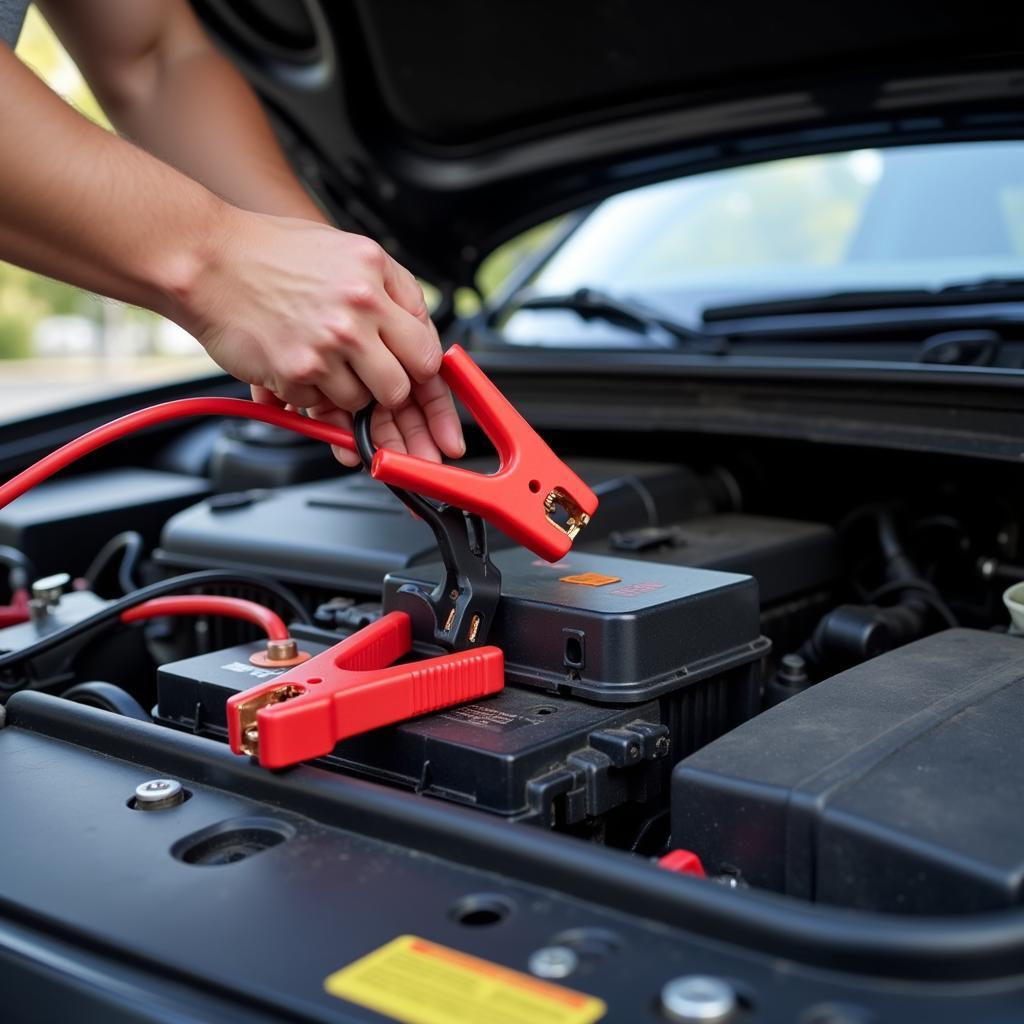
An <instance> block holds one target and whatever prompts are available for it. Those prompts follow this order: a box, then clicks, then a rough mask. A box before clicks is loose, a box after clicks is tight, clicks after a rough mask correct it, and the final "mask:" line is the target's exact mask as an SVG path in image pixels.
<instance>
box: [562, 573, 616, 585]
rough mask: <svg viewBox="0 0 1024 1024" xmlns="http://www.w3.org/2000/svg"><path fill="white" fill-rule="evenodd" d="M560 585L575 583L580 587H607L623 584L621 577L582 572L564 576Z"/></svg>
mask: <svg viewBox="0 0 1024 1024" xmlns="http://www.w3.org/2000/svg"><path fill="white" fill-rule="evenodd" d="M558 582H559V583H575V584H576V585H577V586H580V587H606V586H607V585H608V584H609V583H621V582H622V577H621V576H605V575H604V573H600V572H581V573H577V574H576V575H575V576H562V577H561V578H560V579H559V581H558Z"/></svg>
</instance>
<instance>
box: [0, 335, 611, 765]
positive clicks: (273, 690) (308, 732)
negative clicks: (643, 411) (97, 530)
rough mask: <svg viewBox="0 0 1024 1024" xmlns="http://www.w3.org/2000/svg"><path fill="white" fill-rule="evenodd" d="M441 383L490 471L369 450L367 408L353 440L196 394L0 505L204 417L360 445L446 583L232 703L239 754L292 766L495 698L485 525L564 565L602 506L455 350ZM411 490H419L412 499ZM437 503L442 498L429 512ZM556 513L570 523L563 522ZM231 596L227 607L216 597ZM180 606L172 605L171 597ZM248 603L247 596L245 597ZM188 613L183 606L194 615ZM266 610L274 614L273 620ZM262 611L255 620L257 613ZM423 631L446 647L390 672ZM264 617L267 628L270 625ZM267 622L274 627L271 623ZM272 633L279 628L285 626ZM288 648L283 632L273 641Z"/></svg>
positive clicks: (499, 669) (497, 669)
mask: <svg viewBox="0 0 1024 1024" xmlns="http://www.w3.org/2000/svg"><path fill="white" fill-rule="evenodd" d="M441 375H442V377H443V378H444V379H445V381H447V383H448V384H449V386H450V387H451V389H452V391H453V392H454V393H455V395H456V396H457V397H459V398H460V399H462V401H463V402H464V403H465V405H466V407H467V408H468V409H469V411H470V412H471V413H472V414H473V416H474V417H475V418H476V420H477V422H478V423H479V424H480V426H481V428H482V429H483V431H484V433H485V434H486V435H487V436H488V438H489V439H490V440H491V442H492V443H493V444H494V446H495V448H496V449H497V452H498V456H499V462H500V465H499V468H498V470H497V472H495V473H493V474H490V475H487V474H481V473H474V472H470V471H468V470H465V469H460V468H459V467H455V466H441V465H437V464H436V463H432V462H428V461H427V460H425V459H419V458H416V457H415V456H411V455H407V454H403V453H399V452H394V451H388V450H379V451H375V450H374V449H373V446H372V442H371V440H370V409H365V410H362V411H361V412H360V413H359V414H358V415H357V417H356V436H355V437H353V435H352V434H351V433H349V432H348V431H346V430H342V429H341V428H339V427H335V426H332V425H330V424H327V423H322V422H319V421H317V420H311V419H308V418H306V417H304V416H299V415H297V414H296V413H291V412H288V411H286V410H282V409H276V408H273V407H272V406H265V405H257V404H256V403H254V402H247V401H243V400H240V399H230V398H192V399H182V400H180V401H176V402H167V403H164V404H163V405H158V406H153V407H152V408H149V409H142V410H140V411H138V412H134V413H130V414H129V415H127V416H123V417H122V418H121V419H119V420H115V421H113V422H112V423H108V424H105V425H104V426H101V427H98V428H97V429H95V430H92V431H90V432H89V433H87V434H84V435H82V437H80V438H78V439H76V440H74V441H71V442H70V443H69V444H66V445H64V447H63V448H60V449H58V450H57V451H55V452H53V453H51V454H50V455H48V456H46V457H45V458H43V459H41V460H40V461H39V462H37V463H36V464H35V465H33V466H31V467H29V468H28V469H26V470H25V471H24V472H22V473H20V474H18V476H16V477H14V478H13V479H12V480H10V481H8V482H7V483H6V484H4V485H3V486H0V507H3V506H4V505H6V504H7V503H8V502H9V501H12V500H13V499H14V498H16V497H18V496H19V495H20V494H23V493H24V492H25V491H27V490H28V489H29V488H31V487H33V486H35V484H37V483H39V482H40V481H42V480H45V479H46V478H47V477H49V476H51V475H52V474H53V473H55V472H57V471H58V470H59V469H61V468H63V467H64V466H67V465H69V464H70V463H72V462H74V461H76V460H77V459H79V458H81V457H82V456H84V455H86V454H88V453H89V452H92V451H95V450H96V449H97V448H100V447H102V446H103V445H105V444H108V443H109V442H111V441H114V440H116V439H118V438H120V437H124V436H126V435H128V434H131V433H134V432H136V431H138V430H141V429H144V428H145V427H148V426H152V425H155V424H158V423H163V422H167V421H168V420H173V419H179V418H182V417H188V416H197V415H215V416H242V417H246V418H249V419H257V420H262V421H263V422H265V423H270V424H272V425H274V426H279V427H285V428H287V429H289V430H294V431H297V432H298V433H301V434H305V435H306V436H308V437H314V438H317V439H319V440H322V441H326V442H328V443H330V444H334V445H339V446H341V447H343V448H347V449H349V450H350V451H353V450H354V451H358V452H359V453H360V455H361V456H362V458H363V461H364V464H365V466H366V468H367V469H368V470H369V472H370V474H371V476H373V478H374V479H376V480H379V481H381V482H382V483H385V484H387V485H388V486H389V487H391V488H392V490H393V491H395V493H396V494H397V495H398V496H399V497H400V498H401V499H402V501H404V502H405V503H406V505H407V506H408V507H409V508H410V509H412V511H414V512H415V513H416V514H417V515H419V516H420V517H421V518H423V519H424V521H426V522H427V524H428V525H429V526H430V528H431V529H432V530H433V531H434V535H435V537H436V538H437V540H438V545H439V547H440V549H441V558H442V561H443V562H444V565H445V570H446V573H445V576H444V578H443V579H442V581H441V582H440V583H439V584H438V585H437V587H435V588H433V590H427V589H417V588H415V587H408V588H402V589H401V590H400V591H399V594H398V601H399V603H400V604H401V605H402V607H401V608H400V609H398V610H394V611H391V612H390V613H389V614H387V615H385V616H384V618H382V619H381V620H379V621H378V622H376V623H374V624H372V625H371V626H368V627H366V628H365V629H364V630H362V631H360V632H359V633H357V634H355V635H354V636H351V637H349V638H348V639H346V640H344V641H342V642H341V643H339V644H337V645H335V646H334V647H332V648H330V649H329V650H327V651H325V652H324V653H323V654H321V655H318V656H317V657H315V658H312V659H308V660H303V657H302V656H301V655H300V656H298V660H296V659H294V658H289V659H284V658H280V657H279V658H277V659H271V661H270V662H266V663H261V664H268V665H269V664H271V663H272V662H273V661H274V660H276V661H277V663H278V664H290V665H291V667H289V668H287V669H286V670H285V672H284V673H283V674H282V675H281V676H279V677H278V678H277V679H276V680H274V681H273V682H270V683H266V684H263V685H262V686H258V687H254V688H253V689H251V690H248V691H246V692H244V693H240V694H237V695H236V696H235V697H232V698H231V699H230V700H229V701H228V724H229V734H230V739H231V747H232V749H233V750H234V751H235V752H236V753H248V754H255V755H257V756H258V757H259V759H260V763H261V764H264V765H266V766H268V767H284V766H286V765H289V764H295V763H296V762H298V761H301V760H306V759H308V758H310V757H317V756H320V755H322V754H325V753H328V752H329V751H330V750H331V749H332V748H333V746H334V744H335V743H336V742H338V740H340V739H343V738H345V737H347V736H352V735H355V734H356V733H358V732H363V731H365V730H367V729H372V728H377V727H379V726H381V725H386V724H389V723H393V722H397V721H402V720H404V719H406V718H410V717H414V716H416V715H420V714H425V713H427V712H430V711H436V710H438V709H439V708H442V707H447V706H449V705H451V704H457V703H461V702H463V701H467V700H472V699H475V698H478V697H481V696H485V695H487V694H491V693H495V692H497V691H498V690H500V689H501V687H502V685H503V683H504V665H503V655H502V652H501V651H500V650H499V649H498V648H496V647H485V646H483V642H484V640H485V639H486V636H487V633H488V630H489V629H490V626H491V624H492V622H493V619H494V612H495V609H496V607H497V603H498V600H499V598H500V584H501V577H500V574H499V573H498V570H497V568H496V567H495V566H494V565H493V563H492V562H491V561H490V558H489V557H488V553H487V539H486V528H485V525H484V521H485V520H486V521H488V522H491V523H493V524H494V525H496V526H498V527H500V528H501V529H502V530H503V531H504V532H505V533H507V534H508V535H509V536H510V537H512V538H514V539H515V540H517V541H519V542H520V543H521V544H523V546H524V547H527V548H529V549H530V550H531V551H533V552H535V553H536V554H538V555H540V556H541V557H543V558H546V559H547V560H548V561H557V560H558V559H559V558H561V557H562V556H563V555H564V554H565V553H566V552H567V551H568V550H569V548H570V547H571V546H572V542H573V540H574V539H575V537H576V535H577V533H578V532H579V531H580V529H582V528H583V527H584V526H585V525H586V524H587V523H588V522H589V520H590V517H591V516H592V515H593V514H594V512H595V510H596V509H597V497H596V496H595V495H594V493H593V491H591V489H590V488H589V487H587V485H586V484H585V483H584V482H583V481H582V480H581V479H580V478H579V477H578V476H577V475H576V474H575V473H573V472H572V470H570V469H569V467H568V466H566V465H565V463H564V462H562V461H561V460H560V459H559V458H558V457H557V456H556V455H555V453H554V452H553V451H552V450H551V449H550V448H549V447H548V446H547V444H545V443H544V441H543V440H542V439H541V438H540V437H539V436H538V435H537V434H536V433H535V432H534V430H533V429H532V428H531V427H530V425H529V424H528V423H527V422H526V420H524V419H523V417H522V416H520V415H519V413H518V412H516V410H515V409H514V408H513V407H512V405H511V403H510V402H509V401H508V400H507V399H506V398H505V397H504V395H502V394H501V392H500V391H499V390H498V389H497V388H496V387H495V386H494V384H492V383H491V381H490V380H489V379H488V378H487V376H486V375H485V374H484V373H483V371H482V370H480V369H479V367H477V366H476V364H475V363H474V362H473V361H472V360H471V359H470V357H469V356H468V355H467V354H466V352H465V351H464V350H463V349H462V348H460V347H459V346H457V345H456V346H454V347H452V348H451V349H449V351H448V352H447V353H446V354H445V357H444V359H443V361H442V364H441ZM412 492H415V493H412ZM429 499H434V500H435V501H437V502H440V503H441V504H438V505H435V504H433V503H432V502H431V501H430V500H429ZM556 507H559V508H561V509H562V510H563V511H564V513H565V516H566V520H565V524H564V525H562V524H560V523H559V522H557V521H556V519H555V517H554V512H555V509H556ZM199 600H200V599H199V598H188V599H185V598H182V599H168V598H165V599H160V601H163V602H164V603H163V604H162V605H161V604H160V601H152V602H147V603H146V604H145V605H142V606H140V608H137V609H133V610H132V611H131V612H127V613H125V615H126V616H127V617H126V618H125V621H135V620H137V619H140V618H143V617H147V613H148V615H159V614H180V613H188V612H190V611H196V610H197V609H199V608H200V605H199V604H198V603H197V602H198V601H199ZM220 600H221V601H224V600H225V599H220ZM171 601H178V604H177V605H175V606H172V604H170V603H168V602H171ZM241 604H246V605H247V604H248V602H241ZM186 605H187V607H186ZM204 607H205V610H206V611H208V612H211V613H212V612H217V613H221V614H235V615H236V616H239V617H252V615H253V614H254V613H252V611H251V608H249V609H247V610H244V611H243V609H241V607H240V606H239V605H232V606H229V605H228V604H221V605H220V606H219V607H218V608H216V609H215V608H214V607H213V606H212V605H210V604H207V605H205V606H204ZM270 614H272V613H270ZM257 617H258V616H257ZM414 619H415V621H416V623H417V633H419V632H420V629H421V627H422V625H423V624H425V627H426V632H428V633H429V634H430V637H429V638H430V639H431V640H433V641H434V642H435V643H436V644H438V645H440V646H441V647H444V648H447V650H448V651H449V653H446V654H443V655H441V656H439V657H435V658H428V659H425V660H421V661H416V662H411V663H402V664H399V665H393V662H395V661H396V660H397V659H399V658H401V657H403V656H404V655H406V654H408V653H409V651H410V649H411V646H412V635H413V627H414ZM268 621H269V620H268ZM261 624H263V625H264V626H266V625H267V622H266V621H264V622H262V623H261ZM273 628H274V629H275V630H277V631H278V632H280V630H279V629H278V627H277V625H276V624H274V625H273ZM278 641H284V642H287V643H289V644H291V641H290V640H288V639H287V634H286V633H285V635H284V636H283V637H280V638H277V641H275V638H274V637H271V643H274V642H278Z"/></svg>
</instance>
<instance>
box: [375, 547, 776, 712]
mask: <svg viewBox="0 0 1024 1024" xmlns="http://www.w3.org/2000/svg"><path fill="white" fill-rule="evenodd" d="M493 560H494V563H495V565H496V566H497V567H498V569H499V570H500V572H501V594H502V596H501V601H500V603H499V605H498V610H497V614H496V618H495V621H494V622H493V623H492V624H491V626H490V630H489V632H488V643H492V644H495V645H496V646H498V647H500V648H501V649H502V650H503V651H504V652H505V671H506V675H507V678H508V680H509V682H513V683H517V684H519V685H523V686H534V687H540V688H542V689H546V690H554V691H557V692H559V693H565V694H571V695H573V696H577V697H582V698H585V699H588V700H594V701H600V702H602V703H615V704H622V703H627V704H628V703H636V702H639V701H644V700H650V699H651V698H653V697H658V696H661V695H663V694H666V693H670V692H673V691H675V690H679V689H682V688H685V687H687V686H691V685H693V684H695V683H698V682H701V681H702V680H706V679H714V678H721V677H723V675H725V674H729V673H733V671H734V670H739V671H740V674H741V675H744V674H745V675H746V676H750V677H751V678H754V677H756V675H757V672H756V669H757V666H758V664H759V662H760V660H761V659H762V657H763V656H764V655H765V654H766V653H767V651H768V648H769V643H768V641H767V640H766V639H765V638H764V637H762V636H761V635H760V603H759V599H758V589H757V582H756V581H755V580H754V579H753V578H752V577H750V576H745V575H741V574H739V573H727V572H718V571H714V570H708V569H695V568H690V567H686V566H678V565H666V564H662V563H658V562H639V561H634V560H632V559H626V558H609V557H605V556H600V555H592V554H588V553H584V552H579V551H572V552H570V553H569V554H568V555H567V556H566V557H565V558H564V559H563V560H562V561H560V562H557V563H555V564H549V563H548V562H545V561H543V560H542V559H538V558H535V557H534V556H533V555H531V554H530V553H529V552H528V551H525V550H523V549H521V548H520V549H516V550H512V551H499V552H497V553H495V555H494V556H493ZM441 575H442V567H441V565H440V563H437V564H434V565H427V566H423V567H416V569H415V570H407V571H403V572H394V573H389V574H388V576H387V577H385V580H384V610H385V611H396V610H400V611H406V612H408V613H409V614H410V615H411V616H412V617H413V630H414V635H417V636H424V637H425V636H429V635H431V629H432V623H431V624H429V625H428V624H426V623H425V622H424V623H423V624H422V626H421V627H420V628H421V629H422V633H420V632H418V631H417V626H418V625H419V623H418V622H417V616H419V615H421V614H422V609H423V604H422V602H420V601H418V600H417V599H416V598H415V597H414V596H412V592H413V591H416V590H420V591H422V590H423V589H425V588H430V587H433V586H434V585H435V584H436V583H437V582H438V581H439V580H440V579H441Z"/></svg>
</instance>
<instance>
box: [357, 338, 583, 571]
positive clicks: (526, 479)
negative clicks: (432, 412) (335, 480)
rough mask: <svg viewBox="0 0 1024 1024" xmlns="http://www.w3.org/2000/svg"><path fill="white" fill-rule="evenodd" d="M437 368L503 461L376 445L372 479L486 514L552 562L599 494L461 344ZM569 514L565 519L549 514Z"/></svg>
mask: <svg viewBox="0 0 1024 1024" xmlns="http://www.w3.org/2000/svg"><path fill="white" fill-rule="evenodd" d="M441 376H442V377H443V378H444V379H445V381H446V382H447V383H448V385H449V387H451V389H452V391H453V392H454V393H455V394H456V396H457V397H458V398H460V399H461V400H462V402H463V404H464V405H465V406H466V408H467V409H468V410H469V411H470V413H472V415H473V417H474V418H475V419H476V421H477V423H479V424H480V427H481V428H482V429H483V432H484V433H485V434H486V435H487V437H488V438H489V439H490V441H491V443H492V444H493V445H494V447H495V448H496V449H497V451H498V458H499V460H500V462H501V465H500V466H499V467H498V471H497V472H496V473H492V474H490V475H486V474H482V473H474V472H472V471H470V470H467V469H460V468H459V467H458V466H439V465H437V464H436V463H433V462H427V460H426V459H419V458H416V456H414V455H406V454H405V453H403V452H395V451H389V450H388V449H386V448H381V449H380V451H378V452H377V453H376V454H375V455H374V457H373V463H372V468H371V475H372V476H373V478H374V479H375V480H380V481H381V482H382V483H386V484H390V485H391V486H393V487H400V488H402V489H403V490H406V491H415V492H416V494H420V495H422V496H423V497H425V498H433V499H435V500H436V501H443V502H444V503H445V504H446V505H454V506H455V507H456V508H460V509H464V510H465V511H467V512H472V513H474V514H475V515H478V516H480V517H481V518H483V519H486V520H487V522H489V523H490V524H491V525H492V526H496V527H498V529H499V530H502V531H504V532H505V533H506V534H508V536H510V537H511V538H512V539H513V540H517V541H519V543H520V544H522V545H523V547H525V548H529V549H530V550H531V551H533V552H534V553H535V554H538V555H540V556H541V557H542V558H546V559H547V560H548V561H549V562H557V561H558V560H559V559H560V558H562V557H563V556H564V555H565V554H566V553H567V552H568V551H569V548H571V547H572V542H573V541H574V540H575V539H576V534H578V533H579V532H580V530H581V529H582V528H583V527H584V526H586V525H587V523H589V522H590V517H591V516H592V515H593V514H594V512H595V511H596V510H597V496H596V495H595V494H594V492H593V491H592V490H591V489H590V488H589V487H588V486H587V485H586V484H585V483H584V482H583V481H582V480H581V479H580V478H579V477H578V476H577V475H576V474H575V473H574V472H573V471H572V470H571V469H569V467H568V466H567V465H566V464H565V463H564V462H563V461H562V460H561V459H560V458H559V457H558V456H557V455H556V454H555V453H554V452H553V451H552V450H551V449H550V448H549V447H548V446H547V444H545V442H544V441H543V439H542V438H541V437H540V436H539V435H538V434H537V432H536V431H535V430H534V429H533V427H531V426H530V424H529V423H527V422H526V420H524V419H523V417H522V416H520V415H519V413H518V412H517V411H516V410H515V408H514V407H513V405H512V403H511V402H510V401H509V400H508V399H507V398H506V397H505V396H504V395H503V394H502V393H501V392H500V391H499V390H498V389H497V388H496V387H495V386H494V384H493V383H491V381H490V380H489V379H488V377H487V375H486V374H485V373H484V372H483V370H481V369H480V367H478V366H477V365H476V363H474V362H473V360H472V359H470V358H469V356H468V355H467V354H466V352H465V350H464V349H463V348H462V347H461V346H459V345H453V346H452V347H451V348H450V349H449V350H448V351H447V352H446V353H445V357H444V360H443V361H442V363H441ZM556 507H559V508H561V509H562V510H563V511H564V512H565V515H566V521H565V525H564V526H562V525H560V524H559V523H558V522H557V521H556V520H555V519H554V517H553V513H554V511H555V508H556Z"/></svg>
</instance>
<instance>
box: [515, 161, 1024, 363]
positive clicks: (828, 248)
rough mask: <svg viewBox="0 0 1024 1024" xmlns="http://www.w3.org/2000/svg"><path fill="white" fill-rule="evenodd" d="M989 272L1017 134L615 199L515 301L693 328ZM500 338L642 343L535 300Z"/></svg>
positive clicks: (1010, 204) (996, 271) (1005, 220)
mask: <svg viewBox="0 0 1024 1024" xmlns="http://www.w3.org/2000/svg"><path fill="white" fill-rule="evenodd" d="M996 277H998V278H1006V277H1011V278H1024V143H1020V142H988V143H981V142H978V143H956V144H941V145H930V146H914V147H906V148H898V149H897V148H894V149H860V150H855V151H850V152H845V153H833V154H827V155H816V156H807V157H799V158H795V159H787V160H777V161H772V162H770V163H763V164H757V165H754V166H747V167H742V168H737V169H731V170H723V171H714V172H710V173H706V174H698V175H693V176H691V177H687V178H684V179H680V180H676V181H668V182H663V183H661V184H657V185H651V186H647V187H645V188H640V189H636V190H634V191H631V192H627V193H623V194H622V195H619V196H615V197H613V198H611V199H608V200H606V201H605V202H603V203H601V204H600V205H599V206H597V207H596V208H595V209H594V210H593V211H592V212H591V213H590V214H589V215H588V216H587V217H586V218H584V219H583V221H582V222H581V224H580V225H579V227H578V228H577V229H576V230H575V231H574V232H573V233H572V234H571V235H570V236H569V237H568V239H567V240H566V241H565V242H564V243H563V244H562V245H561V246H560V247H559V248H557V250H556V251H555V252H554V253H553V254H552V255H551V256H550V257H549V258H548V260H547V261H546V262H545V263H544V264H543V265H542V266H541V267H540V269H539V270H538V271H537V272H536V273H535V274H534V275H533V277H532V278H531V280H530V282H529V284H528V291H527V294H529V295H534V296H538V295H567V294H572V293H573V292H575V291H577V290H579V289H581V288H586V289H594V290H596V291H599V292H603V293H606V294H609V295H613V296H617V297H622V298H629V299H631V300H635V301H640V302H644V303H646V304H648V305H649V306H650V307H651V308H653V309H655V310H658V311H659V312H662V313H663V314H665V315H667V316H672V317H674V318H675V319H677V320H679V321H681V322H683V323H689V324H692V325H695V326H696V325H699V324H700V322H701V317H702V313H703V311H704V309H706V308H708V307H711V306H719V305H728V304H732V303H742V302H753V301H760V300H768V299H778V298H785V297H791V296H792V297H795V296H805V295H815V294H831V293H836V292H845V291H865V290H871V291H873V290H875V289H886V290H892V289H920V288H927V289H937V288H941V287H943V286H946V285H949V284H954V283H955V284H958V285H960V284H963V283H964V282H970V281H982V280H986V279H991V278H996ZM511 305H512V306H513V307H514V306H515V301H513V302H512V303H511ZM502 334H503V337H504V339H505V340H506V341H510V342H513V343H518V344H542V343H547V344H565V343H566V342H567V341H568V342H572V341H576V342H591V341H592V342H600V341H603V340H616V341H617V342H618V343H619V344H622V343H626V344H639V345H643V344H645V340H644V338H643V337H642V336H641V335H637V333H636V332H633V333H632V334H630V333H629V332H627V331H625V330H624V329H623V328H622V326H621V325H615V324H613V323H609V322H606V321H601V320H599V319H596V318H595V319H589V320H588V319H585V318H581V317H580V316H578V315H576V314H575V313H573V311H571V310H558V309H548V308H544V309H523V310H517V311H515V312H514V313H512V314H511V315H510V316H508V318H507V319H506V320H505V321H504V323H503V325H502Z"/></svg>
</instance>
